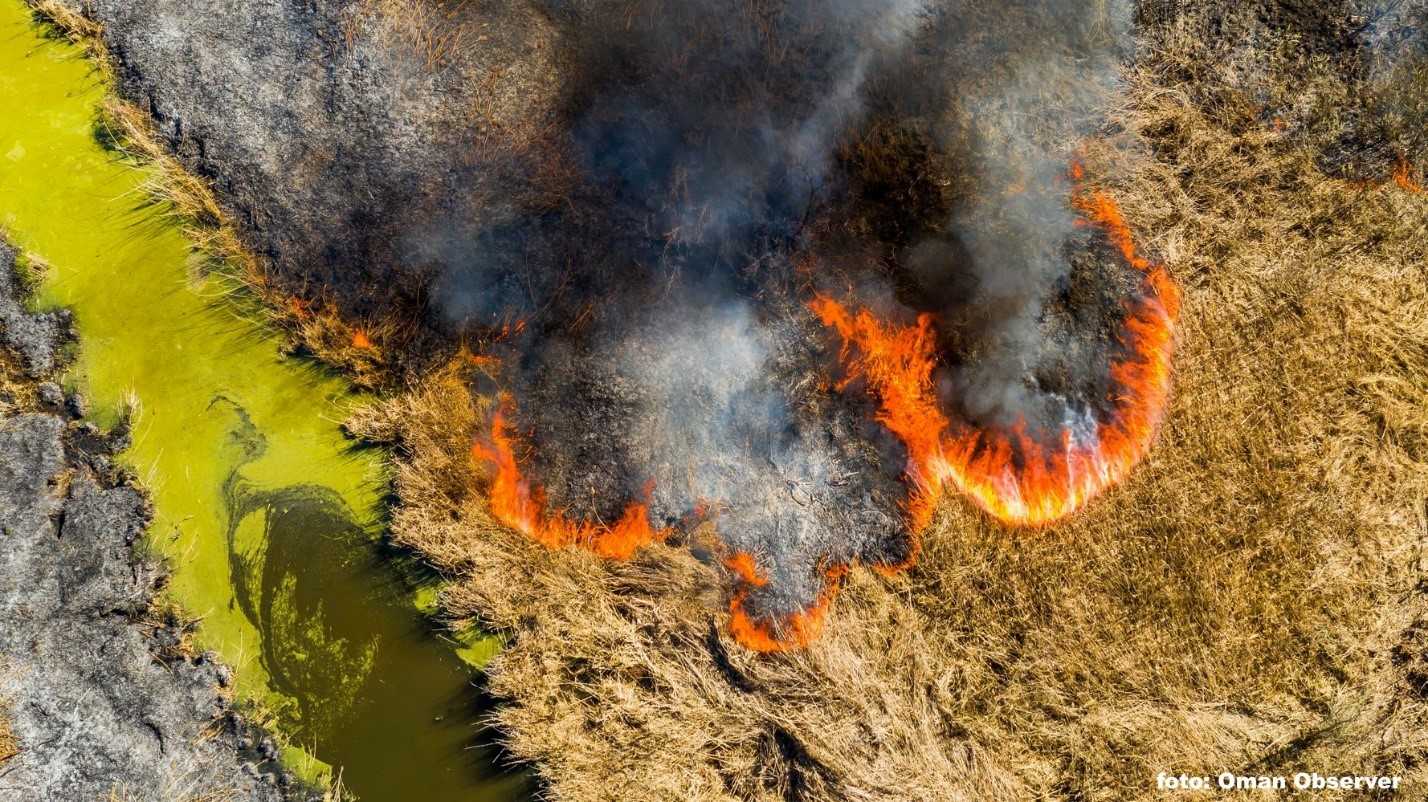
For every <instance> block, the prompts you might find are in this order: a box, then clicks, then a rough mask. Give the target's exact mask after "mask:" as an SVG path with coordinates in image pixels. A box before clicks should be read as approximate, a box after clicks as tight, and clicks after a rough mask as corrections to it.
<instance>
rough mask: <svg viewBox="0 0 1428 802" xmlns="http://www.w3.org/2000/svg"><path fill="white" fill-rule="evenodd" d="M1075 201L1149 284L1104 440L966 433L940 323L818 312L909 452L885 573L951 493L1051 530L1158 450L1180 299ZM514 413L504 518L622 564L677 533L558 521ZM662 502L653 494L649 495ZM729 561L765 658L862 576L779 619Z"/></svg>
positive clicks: (1104, 202)
mask: <svg viewBox="0 0 1428 802" xmlns="http://www.w3.org/2000/svg"><path fill="white" fill-rule="evenodd" d="M1072 176H1073V178H1076V179H1079V178H1080V175H1079V171H1077V170H1075V169H1074V168H1073V171H1072ZM1072 203H1073V206H1074V208H1075V209H1076V211H1078V212H1079V213H1080V214H1081V215H1082V221H1083V224H1084V225H1090V226H1095V227H1097V228H1098V229H1099V230H1100V231H1101V232H1102V233H1103V234H1104V236H1105V237H1106V238H1107V240H1108V241H1109V243H1110V244H1111V245H1112V246H1113V248H1114V250H1115V252H1117V253H1118V254H1119V255H1120V257H1121V258H1122V259H1123V260H1124V262H1125V264H1126V265H1127V266H1129V267H1130V268H1132V269H1134V270H1135V271H1136V272H1137V273H1138V274H1139V275H1140V277H1141V291H1140V292H1139V293H1137V294H1136V295H1135V296H1134V297H1132V298H1130V299H1128V300H1127V301H1126V302H1125V317H1124V318H1123V319H1122V326H1121V329H1122V330H1121V332H1120V335H1119V336H1120V340H1121V344H1122V345H1123V346H1124V347H1125V354H1126V356H1125V357H1124V358H1122V359H1120V360H1118V361H1116V362H1114V363H1113V364H1112V365H1111V368H1110V372H1111V379H1112V387H1113V389H1112V393H1111V397H1110V398H1108V399H1107V405H1108V407H1109V409H1111V410H1112V412H1111V414H1110V415H1109V418H1108V420H1106V421H1104V422H1101V423H1099V424H1098V425H1097V429H1096V432H1095V436H1094V438H1093V440H1092V442H1090V443H1078V442H1073V440H1072V438H1071V435H1070V431H1069V430H1066V431H1063V433H1062V436H1061V441H1060V442H1058V443H1054V444H1052V445H1048V444H1045V443H1042V442H1040V441H1038V440H1037V439H1036V438H1035V437H1033V436H1032V435H1031V434H1030V433H1029V432H1028V431H1027V430H1026V427H1025V426H1018V427H1014V428H1010V429H1004V430H997V429H978V428H974V427H970V426H967V425H965V424H958V425H955V426H954V424H953V422H952V421H951V420H949V418H948V417H947V416H946V415H945V414H944V413H943V412H942V410H941V408H940V406H939V403H938V401H937V396H936V391H935V389H934V386H935V385H934V379H933V375H934V371H935V370H936V367H937V351H936V338H935V335H934V325H935V319H934V317H933V316H932V315H930V314H924V315H921V316H919V317H918V319H917V321H916V322H915V323H914V324H913V325H911V326H900V325H897V324H896V323H889V322H884V321H882V320H879V319H878V318H877V317H875V316H874V315H873V314H872V313H871V312H869V311H868V310H866V309H858V310H850V309H849V308H848V307H845V306H844V305H843V304H840V303H839V302H837V301H836V300H834V299H832V298H830V297H828V296H826V295H819V296H817V297H816V298H815V299H814V300H813V301H812V302H811V304H810V306H811V307H812V309H813V311H814V312H815V314H817V316H818V317H819V319H820V320H821V321H822V322H823V324H824V325H825V326H827V327H829V328H832V329H834V330H835V331H836V332H837V333H838V334H839V335H840V337H841V339H842V340H843V347H842V349H841V352H840V361H841V363H842V365H843V368H844V370H845V372H846V374H847V375H846V377H845V379H844V380H843V382H842V387H844V388H846V387H847V386H849V385H851V384H852V383H854V382H855V381H861V382H862V383H863V384H864V385H865V386H866V387H867V389H868V391H869V392H870V393H872V394H873V395H874V396H875V397H876V398H877V399H878V401H879V403H880V409H879V412H878V415H877V419H878V420H879V422H881V423H882V424H883V425H885V426H886V427H887V428H888V429H889V430H890V431H891V432H892V433H893V434H894V435H896V436H897V437H898V438H899V439H900V440H901V441H902V442H903V443H904V445H905V446H906V447H907V451H908V464H907V468H906V479H907V482H908V484H909V499H908V502H907V513H908V522H907V523H908V530H909V535H910V536H911V537H912V538H913V544H912V548H911V550H910V556H909V558H908V560H907V561H906V563H905V564H903V565H896V566H887V567H883V568H881V569H880V570H883V571H884V572H886V573H896V572H898V571H900V570H903V569H905V568H907V567H909V566H910V565H911V564H912V563H913V562H914V561H915V559H916V555H917V552H918V548H919V545H918V541H919V539H920V536H921V534H922V533H923V532H924V531H925V530H926V529H927V527H928V526H929V525H930V523H931V520H932V514H933V511H934V510H935V508H936V506H937V504H938V502H939V501H940V499H941V497H942V493H943V488H944V487H945V486H946V485H947V484H948V483H950V484H951V485H952V486H953V487H955V488H957V489H958V490H959V491H961V492H962V493H963V494H965V495H966V496H967V497H968V498H970V499H971V500H972V501H973V502H974V503H975V504H976V505H977V506H979V507H981V508H982V509H983V510H985V511H986V512H988V513H989V514H991V515H992V516H994V517H995V518H997V519H998V520H1000V521H1002V522H1004V523H1007V524H1011V525H1019V526H1042V525H1047V524H1050V523H1053V522H1055V521H1058V520H1061V519H1063V518H1065V517H1066V516H1068V515H1071V514H1072V513H1074V512H1075V511H1077V510H1078V509H1080V508H1081V507H1082V506H1083V505H1085V504H1086V503H1087V502H1088V501H1090V500H1091V499H1092V498H1095V497H1096V496H1098V495H1099V494H1101V493H1102V492H1104V491H1105V490H1107V489H1108V488H1110V487H1111V486H1113V485H1115V484H1116V483H1118V482H1120V481H1121V480H1122V479H1123V478H1124V477H1125V476H1126V475H1127V474H1128V473H1129V472H1130V471H1131V469H1133V468H1134V467H1135V465H1136V464H1137V463H1138V462H1139V461H1140V460H1141V459H1142V458H1143V457H1144V456H1145V454H1146V453H1147V452H1148V450H1149V449H1150V445H1151V443H1152V442H1153V440H1154V437H1155V433H1156V430H1157V428H1158V426H1159V424H1160V420H1161V418H1162V417H1163V415H1164V412H1165V407H1166V404H1167V402H1168V400H1169V396H1170V385H1171V361H1172V356H1173V352H1174V339H1175V324H1176V320H1177V317H1178V315H1179V306H1180V295H1179V290H1178V288H1177V287H1176V286H1175V284H1174V282H1173V281H1172V279H1171V278H1170V274H1169V273H1168V271H1166V270H1165V268H1164V267H1163V266H1160V265H1154V264H1152V263H1150V262H1149V261H1148V260H1146V259H1145V258H1143V257H1141V256H1140V255H1138V254H1137V253H1136V249H1135V244H1134V242H1133V240H1132V237H1131V233H1130V229H1129V227H1128V226H1127V225H1126V223H1125V220H1124V219H1123V217H1122V216H1121V212H1120V209H1119V207H1118V206H1117V205H1116V203H1115V201H1114V200H1112V199H1111V198H1110V197H1109V196H1107V195H1105V194H1104V193H1102V192H1100V191H1098V190H1093V191H1091V192H1089V193H1078V194H1076V195H1075V196H1074V197H1073V201H1072ZM487 359H489V358H487ZM513 404H514V402H513V400H512V399H511V398H509V397H508V396H507V397H503V398H502V399H501V402H500V405H499V407H498V409H497V412H496V413H495V415H494V416H493V418H492V424H491V431H490V434H489V437H488V438H486V439H485V440H484V441H478V442H476V443H474V444H473V446H472V452H471V454H472V458H473V459H476V460H478V461H482V462H484V463H486V464H487V465H488V466H489V467H490V468H491V470H492V478H491V485H490V489H489V494H490V508H491V512H492V514H493V515H494V516H495V517H496V518H497V520H499V521H501V522H502V523H503V524H505V525H507V526H509V527H511V528H513V529H515V530H517V531H520V532H522V533H524V534H526V535H527V536H529V537H531V538H532V539H534V540H535V541H537V542H539V543H541V544H543V545H545V546H547V547H548V548H564V547H566V546H578V547H581V548H585V549H589V550H590V551H592V552H594V553H595V554H598V555H600V556H601V557H604V558H607V559H616V560H624V559H629V558H631V557H633V556H634V554H635V553H636V551H638V550H639V549H640V548H641V547H643V546H645V545H648V544H651V543H656V542H663V541H665V540H666V539H667V538H668V537H669V536H670V535H671V534H672V532H673V530H672V529H671V528H668V527H666V528H661V529H656V528H654V527H653V526H651V524H650V523H649V514H648V513H649V504H648V503H647V502H642V501H632V502H630V503H629V504H628V505H627V506H626V507H625V510H624V513H623V514H622V515H621V516H620V518H619V519H618V520H617V521H615V522H614V523H612V524H604V523H591V522H587V521H578V520H575V519H572V518H570V517H568V516H567V515H565V514H564V513H562V512H560V511H552V510H550V509H549V503H548V499H547V497H546V494H545V492H544V488H542V487H541V486H539V485H535V484H533V483H532V482H531V481H530V479H528V478H527V477H525V476H524V475H523V474H522V473H521V469H520V461H519V457H518V454H517V451H518V448H519V446H520V442H519V438H518V436H517V434H516V433H514V432H512V430H511V424H510V418H511V415H512V413H513V411H514V410H513ZM652 491H653V487H649V488H646V491H645V495H646V496H648V495H649V494H650V493H651V492H652ZM707 516H708V512H707V511H701V512H696V514H695V517H696V518H698V519H701V520H702V519H704V518H706V517H707ZM686 523H690V522H686ZM723 562H724V565H725V567H726V568H728V569H729V571H730V573H731V574H732V576H733V578H734V586H733V590H732V595H731V600H730V602H729V613H730V620H729V631H730V633H731V634H732V635H733V636H734V638H735V639H736V640H737V641H738V642H739V643H740V644H742V645H743V646H745V647H746V648H749V649H751V650H754V651H758V652H777V651H784V650H787V649H796V648H803V647H806V646H808V645H809V644H811V643H813V642H814V641H816V640H817V639H818V638H819V637H820V636H821V634H822V631H823V626H824V621H825V617H826V614H827V611H828V608H829V607H830V606H831V604H832V602H833V599H834V597H835V596H836V595H837V593H838V589H839V587H840V585H841V583H842V579H843V578H844V577H845V576H846V574H847V571H848V567H847V566H846V565H838V564H835V565H830V566H826V567H825V568H824V569H823V571H824V579H825V580H826V582H825V585H824V589H823V591H822V592H821V593H820V594H819V596H818V598H817V599H816V600H815V601H814V602H813V603H812V604H811V605H810V606H809V607H808V608H807V609H805V610H802V611H800V612H798V613H794V614H791V615H786V616H780V617H778V618H776V619H772V620H767V619H760V618H757V617H755V616H752V615H751V614H750V613H749V612H748V610H747V608H746V606H745V601H746V600H747V598H748V596H749V594H750V592H751V591H753V590H755V589H757V588H760V587H764V586H766V585H767V584H768V582H769V579H768V577H767V575H766V574H765V573H764V572H763V571H762V570H761V569H760V568H759V566H758V565H757V563H756V561H755V558H754V557H753V555H750V554H747V553H744V552H738V551H729V552H728V553H726V554H725V555H724V559H723Z"/></svg>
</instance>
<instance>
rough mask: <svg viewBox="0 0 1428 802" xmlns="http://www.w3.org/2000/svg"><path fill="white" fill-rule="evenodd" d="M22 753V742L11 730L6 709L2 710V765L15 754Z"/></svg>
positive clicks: (0, 741)
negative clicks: (16, 738) (18, 740)
mask: <svg viewBox="0 0 1428 802" xmlns="http://www.w3.org/2000/svg"><path fill="white" fill-rule="evenodd" d="M18 754H20V744H19V742H17V741H16V740H15V733H14V732H12V731H11V730H10V721H9V719H7V718H5V714H4V711H0V766H4V765H5V762H6V761H8V760H9V759H10V758H12V757H14V756H15V755H18Z"/></svg>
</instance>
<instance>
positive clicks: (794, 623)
mask: <svg viewBox="0 0 1428 802" xmlns="http://www.w3.org/2000/svg"><path fill="white" fill-rule="evenodd" d="M724 565H725V566H726V567H728V568H729V570H731V571H733V572H734V576H735V582H734V597H733V599H731V600H730V601H729V631H730V632H731V633H733V635H734V638H735V640H737V641H738V642H739V643H741V644H743V645H744V646H745V647H746V648H749V649H752V650H754V651H756V652H763V653H765V654H767V653H770V652H782V651H786V650H788V649H802V648H805V647H807V646H808V645H809V644H811V643H813V642H814V641H816V640H818V638H819V636H821V635H822V634H823V624H824V619H825V617H826V616H827V613H828V607H829V606H830V605H831V604H832V603H833V598H834V597H835V596H837V595H838V588H839V586H840V585H841V584H842V581H843V577H844V576H845V575H846V574H847V572H848V569H847V567H846V566H841V565H840V566H835V567H833V568H831V569H829V570H828V571H826V572H825V579H826V580H827V584H825V585H824V586H823V591H822V592H821V593H819V594H818V598H817V599H816V600H814V602H813V604H811V605H809V606H808V608H807V609H805V610H803V611H801V612H798V613H793V614H791V615H784V616H778V617H775V618H754V617H753V616H751V615H749V612H748V610H747V609H746V608H745V606H744V603H745V601H747V600H748V597H749V592H750V591H751V590H753V589H754V588H761V587H765V586H767V585H768V583H769V580H768V577H767V576H765V575H764V573H763V571H761V570H759V567H758V565H757V564H756V563H755V562H754V558H753V555H751V554H749V553H748V552H743V551H735V552H733V553H732V554H730V555H729V556H727V557H725V558H724Z"/></svg>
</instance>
